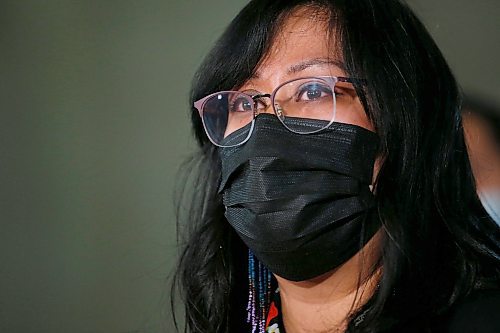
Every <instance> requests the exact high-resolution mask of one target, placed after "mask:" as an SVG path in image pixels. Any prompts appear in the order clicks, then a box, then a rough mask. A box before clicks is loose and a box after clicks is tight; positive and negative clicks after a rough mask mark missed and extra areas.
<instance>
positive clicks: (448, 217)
mask: <svg viewBox="0 0 500 333" xmlns="http://www.w3.org/2000/svg"><path fill="white" fill-rule="evenodd" d="M192 102H193V105H194V108H193V109H192V122H193V126H194V130H195V135H196V138H197V140H198V143H199V145H200V148H201V149H200V154H199V155H198V156H197V157H195V158H194V159H193V161H192V163H193V164H194V165H195V166H196V168H195V169H193V167H192V166H190V169H192V170H195V171H193V172H195V176H196V177H195V180H194V181H195V184H194V189H195V190H194V194H193V195H194V197H193V198H189V199H188V200H189V205H190V209H189V212H188V214H187V216H181V217H180V225H179V227H180V228H181V229H182V230H183V231H184V233H183V235H184V237H185V238H184V243H183V246H184V250H183V252H182V256H181V258H180V261H179V266H178V270H177V274H176V280H177V282H178V286H180V287H181V288H180V290H181V294H182V296H183V300H184V302H185V310H186V324H187V330H188V331H189V332H204V333H206V332H264V331H267V332H281V333H282V332H284V331H285V329H286V332H288V333H294V332H412V331H414V332H443V331H447V330H450V331H453V329H454V328H456V327H459V328H464V326H463V325H464V322H465V323H466V324H468V325H476V324H477V325H483V326H484V325H486V324H488V325H495V323H494V322H492V321H491V318H490V317H493V315H491V314H492V311H496V310H495V308H494V307H492V306H496V307H498V305H499V304H500V301H499V300H500V296H499V295H500V294H499V292H498V288H499V261H500V237H499V236H500V235H499V230H498V227H497V226H496V225H495V223H494V222H493V221H492V220H491V219H490V218H489V217H488V215H487V214H486V213H485V211H484V210H483V208H482V206H481V204H480V202H479V200H478V198H477V195H476V193H475V188H474V180H473V177H472V173H471V169H470V165H469V160H468V156H467V153H466V148H465V144H464V138H463V132H462V128H461V120H460V113H459V109H460V96H459V92H458V88H457V85H456V82H455V80H454V78H453V76H452V74H451V72H450V70H449V68H448V66H447V65H446V63H445V61H444V59H443V57H442V55H441V53H440V52H439V50H438V49H437V47H436V45H435V44H434V42H433V41H432V39H431V38H430V36H429V35H428V33H427V32H426V30H425V28H424V27H423V26H422V24H421V23H420V22H419V21H418V20H417V19H416V18H415V16H414V15H413V14H412V13H411V11H410V10H409V9H408V8H407V7H406V6H405V5H404V4H401V3H400V2H399V1H396V0H357V1H346V0H344V1H340V0H330V1H290V0H287V1H271V0H255V1H250V3H249V4H248V5H247V6H246V7H245V8H244V9H243V10H242V11H241V12H240V13H239V14H238V16H237V17H236V18H235V19H234V20H233V22H232V23H231V24H230V25H229V27H228V28H227V30H226V32H225V33H224V34H223V36H222V37H221V38H220V40H219V41H218V43H217V44H216V46H215V47H214V49H213V50H212V52H211V53H210V54H209V56H208V57H207V58H206V60H205V61H204V63H203V65H202V66H201V68H200V69H199V71H198V73H197V75H196V77H195V79H194V86H193V92H192ZM185 183H189V184H191V183H190V182H185ZM189 186H192V184H191V185H189ZM181 204H183V203H181ZM179 207H180V206H179ZM173 290H175V286H174V289H173ZM484 295H486V297H485V296H484ZM471 308H475V309H479V310H480V312H479V314H477V313H473V312H471V310H470V309H471ZM493 313H494V312H493ZM471 327H473V326H471ZM492 329H493V326H492ZM476 331H478V330H477V329H476ZM485 332H486V331H485Z"/></svg>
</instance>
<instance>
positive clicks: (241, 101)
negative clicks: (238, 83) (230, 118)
mask: <svg viewBox="0 0 500 333" xmlns="http://www.w3.org/2000/svg"><path fill="white" fill-rule="evenodd" d="M229 110H230V111H231V112H249V111H253V103H252V101H251V100H249V99H248V98H244V97H237V98H235V99H234V101H232V102H231V107H230V109H229Z"/></svg>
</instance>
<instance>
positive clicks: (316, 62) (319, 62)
mask: <svg viewBox="0 0 500 333" xmlns="http://www.w3.org/2000/svg"><path fill="white" fill-rule="evenodd" d="M324 65H333V66H336V67H338V68H339V69H341V70H343V71H345V65H344V63H342V62H341V61H338V60H334V59H325V58H315V59H311V60H306V61H303V62H299V63H298V64H295V65H292V66H290V68H288V70H287V74H296V73H298V72H301V71H303V70H305V69H307V68H309V67H313V66H324Z"/></svg>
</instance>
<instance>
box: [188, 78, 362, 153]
mask: <svg viewBox="0 0 500 333" xmlns="http://www.w3.org/2000/svg"><path fill="white" fill-rule="evenodd" d="M307 79H320V80H323V81H325V82H327V83H329V86H330V88H331V89H332V92H333V96H334V98H333V101H334V103H333V110H334V112H333V116H332V119H330V122H329V123H328V124H327V125H326V126H325V127H323V128H320V129H318V130H314V131H311V132H305V133H304V132H296V131H293V130H291V129H290V128H288V127H287V126H286V125H285V124H284V123H283V120H282V119H281V117H280V116H279V115H278V111H277V110H276V106H275V104H274V98H275V96H276V92H277V91H278V90H279V89H280V88H281V87H283V86H284V85H287V84H288V83H290V82H294V81H299V80H307ZM337 82H348V83H352V84H353V85H356V84H357V85H363V84H365V82H366V81H365V80H364V79H359V78H349V77H345V76H306V77H300V78H295V79H291V80H288V81H285V82H283V83H281V84H280V85H278V86H277V87H276V88H275V89H274V90H273V91H272V92H271V93H270V94H269V93H267V94H262V93H259V94H256V95H249V94H247V93H245V92H241V91H237V90H222V91H217V92H214V93H212V94H209V95H207V96H205V97H203V98H201V99H199V100H197V101H196V102H194V103H193V106H194V108H195V109H196V110H198V113H199V115H200V118H201V122H202V124H203V129H204V130H205V134H206V135H207V137H208V139H209V140H210V142H212V143H213V144H214V145H215V146H217V147H221V148H231V147H237V146H241V145H242V144H244V143H246V142H247V141H248V139H250V136H251V135H252V133H253V129H254V124H255V118H256V117H257V116H258V115H259V114H260V113H259V112H257V99H259V98H263V97H265V98H269V99H270V100H271V106H272V108H273V112H274V115H275V116H276V117H277V118H278V119H279V120H280V123H281V124H282V125H283V126H284V127H285V128H286V129H287V130H289V131H290V132H292V133H296V134H301V135H307V134H313V133H318V132H321V131H323V130H324V129H326V128H328V127H330V125H331V124H332V123H333V122H334V121H335V115H336V108H337V99H336V98H335V84H336V83H337ZM228 93H236V94H242V95H246V96H248V97H250V99H252V101H253V104H252V111H253V118H252V121H251V123H250V124H251V127H250V130H249V131H248V135H247V137H246V138H245V139H244V140H243V141H242V142H240V143H237V144H234V145H231V146H225V145H221V144H218V143H216V142H214V140H212V138H211V137H210V134H209V131H208V129H207V126H206V124H205V118H204V117H203V109H204V107H205V104H206V102H207V100H209V99H210V98H212V97H213V96H215V95H218V94H228Z"/></svg>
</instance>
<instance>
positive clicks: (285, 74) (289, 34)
mask: <svg viewBox="0 0 500 333" xmlns="http://www.w3.org/2000/svg"><path fill="white" fill-rule="evenodd" d="M328 39H329V35H328V33H327V30H326V26H325V23H324V21H323V20H322V19H321V18H320V17H319V16H318V15H317V14H314V13H312V12H311V10H308V9H299V10H296V11H295V12H294V13H292V15H291V16H290V17H289V18H287V20H286V21H285V22H284V24H283V26H282V29H281V32H280V33H279V34H278V35H277V37H276V39H275V41H274V42H273V45H272V47H271V51H270V54H268V55H267V56H266V57H265V58H264V59H263V60H262V61H261V63H260V65H259V66H258V70H257V71H256V75H255V76H254V77H252V78H251V79H250V80H249V81H248V82H246V83H245V84H244V85H243V86H242V87H241V88H240V89H239V90H240V91H244V92H248V93H249V94H252V93H255V92H260V93H271V92H272V91H273V90H274V89H275V88H276V87H277V86H279V85H280V84H281V83H283V82H285V81H288V80H291V79H295V78H300V77H306V76H344V77H346V76H347V75H346V73H345V71H344V70H343V69H342V67H343V66H342V59H340V58H339V57H338V56H335V55H332V52H331V48H328V46H327V45H328V43H327V41H328ZM330 45H331V44H330ZM351 99H352V101H351V102H350V103H349V106H348V108H346V110H345V111H346V112H340V113H339V112H337V118H336V119H335V120H336V121H338V122H345V123H350V124H355V125H358V126H361V127H364V128H366V129H369V130H371V131H374V129H373V126H372V124H371V122H370V121H369V119H368V117H367V115H366V113H365V111H364V109H363V107H362V105H361V103H360V101H359V99H358V97H357V96H351ZM263 112H266V113H274V111H273V110H272V107H270V106H268V107H261V108H260V110H259V113H263ZM379 163H380V161H379V160H378V161H377V162H376V165H375V172H374V174H375V175H376V174H377V172H378V164H379ZM381 238H382V233H381V231H379V232H378V233H377V234H376V235H375V236H374V237H373V238H372V239H371V240H370V241H369V242H368V243H367V245H365V247H364V248H363V249H362V250H361V251H360V252H359V253H357V254H356V255H355V256H354V257H352V258H351V259H350V260H348V261H347V262H346V263H344V264H343V265H342V266H340V267H338V268H337V269H335V270H334V271H331V272H328V273H326V274H324V275H322V276H320V277H317V278H314V279H311V280H308V281H302V282H292V281H288V280H285V279H283V278H281V277H279V276H276V279H277V281H278V284H279V287H280V297H281V302H282V314H283V321H284V325H285V329H286V331H287V332H288V333H299V332H300V333H303V332H344V331H345V329H346V324H347V320H346V319H347V318H348V316H349V314H350V313H352V311H353V310H355V309H357V308H359V307H360V306H361V305H363V304H364V303H365V302H366V301H367V300H368V299H369V298H370V296H371V295H373V292H374V289H375V288H376V285H377V281H378V278H379V276H380V269H378V270H375V271H374V270H373V267H374V266H375V263H376V261H377V260H378V258H379V250H378V249H379V245H380V242H381Z"/></svg>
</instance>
